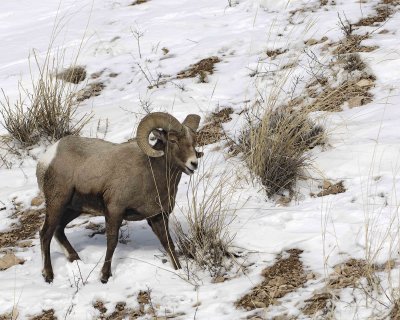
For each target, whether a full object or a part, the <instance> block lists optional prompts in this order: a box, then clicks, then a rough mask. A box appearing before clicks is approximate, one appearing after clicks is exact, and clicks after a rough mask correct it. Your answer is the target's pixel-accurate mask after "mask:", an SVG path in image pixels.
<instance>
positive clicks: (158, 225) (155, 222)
mask: <svg viewBox="0 0 400 320" xmlns="http://www.w3.org/2000/svg"><path fill="white" fill-rule="evenodd" d="M168 221H169V217H168V215H167V214H162V213H160V214H159V215H156V216H155V217H152V218H149V219H147V222H148V224H149V225H150V227H151V229H152V230H153V232H154V233H155V234H156V236H157V238H158V239H159V240H160V242H161V244H162V246H163V247H164V250H165V251H166V252H167V253H168V255H169V257H170V258H171V261H172V265H173V267H174V269H175V270H177V269H180V268H181V264H180V263H179V259H178V255H177V254H176V251H175V245H174V242H173V240H172V238H171V235H170V233H169V227H168Z"/></svg>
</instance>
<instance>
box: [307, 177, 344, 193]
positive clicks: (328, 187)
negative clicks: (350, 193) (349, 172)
mask: <svg viewBox="0 0 400 320" xmlns="http://www.w3.org/2000/svg"><path fill="white" fill-rule="evenodd" d="M321 188H322V191H320V192H318V193H317V194H316V195H315V194H313V193H311V196H312V197H313V196H316V197H324V196H328V195H331V194H338V193H343V192H346V188H345V187H344V185H343V181H339V182H337V183H332V182H330V181H328V180H324V183H323V185H322V186H321Z"/></svg>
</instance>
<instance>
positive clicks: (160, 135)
mask: <svg viewBox="0 0 400 320" xmlns="http://www.w3.org/2000/svg"><path fill="white" fill-rule="evenodd" d="M151 133H152V134H153V136H154V137H155V138H156V139H157V140H160V141H162V142H163V143H166V142H167V134H166V132H165V131H164V130H158V129H154V130H152V131H151Z"/></svg>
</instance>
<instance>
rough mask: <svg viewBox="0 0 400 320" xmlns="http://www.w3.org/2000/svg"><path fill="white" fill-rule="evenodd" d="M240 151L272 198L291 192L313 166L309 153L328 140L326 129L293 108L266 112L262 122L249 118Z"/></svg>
mask: <svg viewBox="0 0 400 320" xmlns="http://www.w3.org/2000/svg"><path fill="white" fill-rule="evenodd" d="M247 120H248V121H247V125H246V129H245V130H244V132H243V133H242V135H241V137H240V145H239V148H240V150H241V151H242V152H243V155H244V159H245V161H246V163H247V165H248V167H249V168H250V170H251V172H252V173H253V174H254V175H255V177H257V178H259V179H260V182H261V183H262V184H263V185H264V187H265V189H266V192H267V195H268V196H269V197H271V196H273V195H275V194H279V193H282V192H284V191H285V190H289V192H290V193H292V192H293V188H294V185H295V183H296V181H297V180H298V179H299V177H301V176H302V175H303V171H304V169H305V168H307V167H309V165H310V158H309V156H308V154H307V151H308V150H309V149H310V148H313V147H315V146H316V145H318V144H323V143H324V140H325V134H324V129H323V128H322V127H321V126H319V125H316V124H315V123H314V122H313V121H311V120H310V119H309V116H308V112H307V111H304V110H300V111H295V110H294V109H292V108H290V107H283V108H281V109H276V110H271V109H269V110H266V111H265V113H264V115H262V118H259V117H258V116H257V115H252V114H248V117H247Z"/></svg>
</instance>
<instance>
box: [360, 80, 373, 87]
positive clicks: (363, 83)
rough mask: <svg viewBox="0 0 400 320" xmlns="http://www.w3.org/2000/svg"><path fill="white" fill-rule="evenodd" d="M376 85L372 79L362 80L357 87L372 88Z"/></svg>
mask: <svg viewBox="0 0 400 320" xmlns="http://www.w3.org/2000/svg"><path fill="white" fill-rule="evenodd" d="M373 84H374V82H373V81H372V80H370V79H361V80H360V81H358V82H357V83H356V85H357V86H359V87H370V86H372V85H373Z"/></svg>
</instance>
